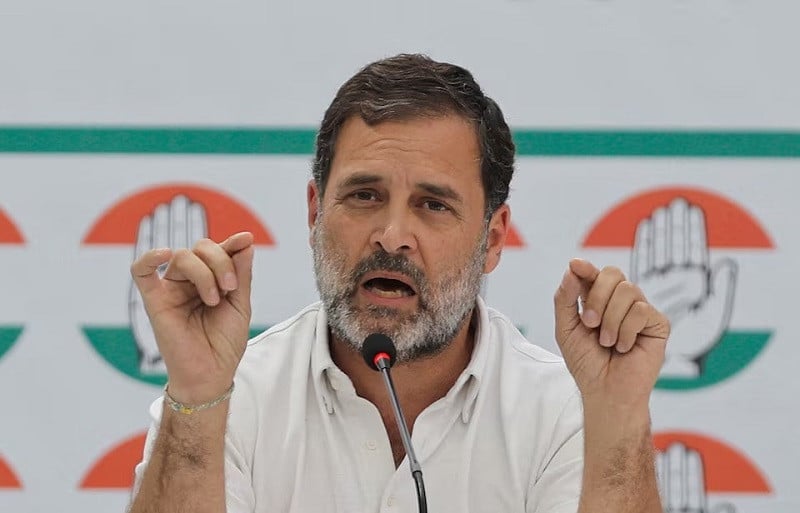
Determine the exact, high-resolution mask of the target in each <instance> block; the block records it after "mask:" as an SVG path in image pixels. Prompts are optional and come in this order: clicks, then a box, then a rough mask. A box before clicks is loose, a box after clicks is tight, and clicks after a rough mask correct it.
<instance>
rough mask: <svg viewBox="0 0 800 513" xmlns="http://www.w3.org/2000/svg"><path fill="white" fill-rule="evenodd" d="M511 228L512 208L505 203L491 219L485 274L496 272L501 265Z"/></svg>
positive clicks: (484, 266)
mask: <svg viewBox="0 0 800 513" xmlns="http://www.w3.org/2000/svg"><path fill="white" fill-rule="evenodd" d="M510 227H511V207H509V206H508V204H507V203H503V204H502V205H500V207H499V208H498V209H497V210H495V211H494V213H493V214H492V217H491V219H489V228H488V230H489V233H488V234H487V238H486V263H485V264H484V265H483V272H484V274H489V273H490V272H492V271H494V269H495V267H497V264H499V263H500V254H501V253H502V252H503V248H504V247H505V245H506V237H507V236H508V230H509V228H510Z"/></svg>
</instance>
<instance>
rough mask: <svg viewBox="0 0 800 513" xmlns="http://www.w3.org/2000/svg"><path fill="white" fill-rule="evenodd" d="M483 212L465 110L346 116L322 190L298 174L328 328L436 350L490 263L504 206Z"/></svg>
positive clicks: (349, 337)
mask: <svg viewBox="0 0 800 513" xmlns="http://www.w3.org/2000/svg"><path fill="white" fill-rule="evenodd" d="M503 209H505V207H503ZM503 209H501V210H503ZM495 217H497V214H495V216H493V217H492V221H490V222H489V223H488V224H487V223H486V221H485V218H484V193H483V186H482V184H481V176H480V152H479V148H478V141H477V136H476V134H475V129H474V127H473V126H472V125H470V124H469V123H468V122H467V121H465V120H464V119H462V118H460V117H458V116H454V115H452V116H442V117H437V118H419V119H412V120H409V121H395V122H384V123H380V124H378V125H375V126H369V125H367V124H366V123H364V121H363V120H361V118H359V117H358V116H355V117H352V118H350V119H349V120H348V121H347V122H346V123H345V124H344V126H343V127H342V129H341V131H340V132H339V136H338V139H337V142H336V152H335V157H334V160H333V162H332V163H331V171H330V175H329V178H328V182H327V186H326V190H325V194H324V197H322V198H320V195H319V192H318V191H317V190H316V187H315V185H314V184H313V183H312V184H310V185H309V223H310V225H311V245H312V249H313V252H314V268H315V271H316V277H317V287H318V288H319V291H320V296H321V298H322V301H323V303H324V305H325V308H326V311H327V314H328V323H329V325H330V327H331V330H332V332H333V334H334V335H335V336H336V337H338V338H340V339H342V340H343V341H345V342H347V343H348V344H349V345H350V346H352V347H353V348H354V349H356V350H359V349H360V347H361V344H362V342H363V340H364V338H366V336H367V335H369V334H370V333H375V332H380V333H384V334H386V335H388V336H389V337H390V338H392V339H393V340H394V342H395V345H396V346H397V350H398V359H399V360H400V361H410V360H413V359H415V358H419V357H422V356H427V355H431V354H435V353H437V352H438V351H440V350H442V349H443V348H444V347H446V346H447V344H448V343H449V342H450V341H451V340H452V339H453V337H454V336H455V335H456V334H457V332H458V331H459V329H460V328H461V327H462V326H463V323H464V321H465V320H466V319H467V317H468V316H469V314H470V312H471V311H472V308H473V306H474V304H475V299H476V297H477V295H478V291H479V289H480V280H481V277H482V274H483V273H484V272H489V271H490V270H491V269H493V268H494V266H495V265H496V264H497V259H496V258H494V257H492V258H490V260H489V261H487V250H489V249H492V248H494V247H495V246H497V244H498V242H497V239H498V236H497V232H498V228H497V225H498V224H502V225H503V226H502V230H501V231H502V232H503V237H502V238H504V234H505V225H506V224H507V217H508V216H507V213H506V214H505V215H503V216H501V217H503V219H502V220H501V221H497V220H495ZM490 239H491V240H490ZM499 244H500V246H502V241H500V243H499ZM497 251H498V254H499V247H498V248H497Z"/></svg>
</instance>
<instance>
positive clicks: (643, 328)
mask: <svg viewBox="0 0 800 513" xmlns="http://www.w3.org/2000/svg"><path fill="white" fill-rule="evenodd" d="M569 274H571V275H572V276H574V278H577V283H573V282H571V281H569V280H567V278H568V275H569ZM568 275H565V281H564V282H562V287H560V290H561V288H565V290H568V291H569V292H570V293H569V294H567V293H566V292H565V293H564V300H563V309H564V314H563V315H565V316H566V315H567V310H568V309H569V308H572V312H576V309H575V306H576V305H575V304H574V300H573V303H572V304H570V303H569V302H568V301H567V299H569V298H574V296H576V295H580V296H581V297H582V298H583V310H582V312H581V314H580V317H579V321H580V322H582V323H583V324H584V326H586V327H587V328H591V329H597V331H598V339H597V340H598V343H599V344H600V345H602V346H603V347H608V348H610V347H613V348H615V350H616V351H617V352H620V353H626V352H628V351H630V350H631V349H632V348H633V347H634V346H635V345H636V342H637V340H638V338H639V336H640V335H647V336H656V337H659V338H666V334H667V333H668V328H667V326H668V322H667V321H666V318H665V317H664V316H663V315H662V314H661V313H659V312H658V311H657V310H656V309H655V308H654V307H653V306H652V305H651V304H650V303H648V302H647V299H646V298H645V296H644V293H642V291H641V289H640V288H639V287H638V286H637V285H636V284H634V283H633V282H631V281H628V280H627V279H626V278H625V275H624V274H623V273H622V271H621V270H620V269H619V268H616V267H604V268H603V269H602V270H599V269H597V267H595V266H594V265H593V264H591V263H590V262H587V261H586V260H581V259H574V260H572V261H571V262H570V269H569V271H568ZM565 283H566V284H569V287H565ZM556 304H557V306H558V305H559V302H558V301H557V302H556ZM573 315H574V316H575V317H577V316H578V315H577V313H573ZM557 321H558V318H557ZM651 328H653V330H651ZM656 328H657V329H656ZM650 331H653V332H652V333H651V332H650ZM662 332H663V333H662Z"/></svg>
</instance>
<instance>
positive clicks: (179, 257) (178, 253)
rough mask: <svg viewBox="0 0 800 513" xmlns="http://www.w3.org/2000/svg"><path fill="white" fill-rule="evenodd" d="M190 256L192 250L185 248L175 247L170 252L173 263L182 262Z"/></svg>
mask: <svg viewBox="0 0 800 513" xmlns="http://www.w3.org/2000/svg"><path fill="white" fill-rule="evenodd" d="M191 258H192V252H191V251H190V250H189V249H187V248H180V249H176V250H175V252H174V253H173V254H172V259H173V260H174V261H175V263H178V264H180V263H183V262H186V261H187V260H189V259H191Z"/></svg>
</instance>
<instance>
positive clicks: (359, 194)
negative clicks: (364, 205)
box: [350, 190, 378, 201]
mask: <svg viewBox="0 0 800 513" xmlns="http://www.w3.org/2000/svg"><path fill="white" fill-rule="evenodd" d="M350 197H352V198H353V199H356V200H358V201H375V200H377V199H378V194H377V193H376V192H375V191H368V190H361V191H355V192H354V193H352V194H351V195H350Z"/></svg>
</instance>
